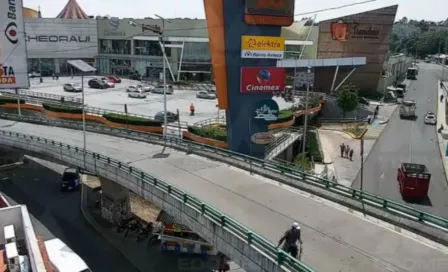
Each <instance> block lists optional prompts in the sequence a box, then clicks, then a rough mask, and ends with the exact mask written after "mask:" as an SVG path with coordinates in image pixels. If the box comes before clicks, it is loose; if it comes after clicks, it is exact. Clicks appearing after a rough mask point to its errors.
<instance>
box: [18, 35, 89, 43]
mask: <svg viewBox="0 0 448 272" xmlns="http://www.w3.org/2000/svg"><path fill="white" fill-rule="evenodd" d="M26 38H27V41H28V42H51V43H62V42H66V43H89V42H90V36H64V35H35V36H30V35H28V36H27V37H26Z"/></svg>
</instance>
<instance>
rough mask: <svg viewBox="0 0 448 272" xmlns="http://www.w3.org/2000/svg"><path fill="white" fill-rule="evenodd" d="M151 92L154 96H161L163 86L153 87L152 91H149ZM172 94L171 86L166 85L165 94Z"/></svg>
mask: <svg viewBox="0 0 448 272" xmlns="http://www.w3.org/2000/svg"><path fill="white" fill-rule="evenodd" d="M151 92H152V93H156V94H163V85H159V86H157V87H155V88H154V89H152V90H151ZM173 93H174V90H173V86H171V85H166V94H173Z"/></svg>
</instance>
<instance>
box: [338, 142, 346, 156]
mask: <svg viewBox="0 0 448 272" xmlns="http://www.w3.org/2000/svg"><path fill="white" fill-rule="evenodd" d="M339 147H340V148H341V157H344V152H345V144H344V143H342V144H341V145H340V146H339Z"/></svg>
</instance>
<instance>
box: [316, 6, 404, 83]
mask: <svg viewBox="0 0 448 272" xmlns="http://www.w3.org/2000/svg"><path fill="white" fill-rule="evenodd" d="M397 8H398V6H390V7H385V8H381V9H377V10H372V11H368V12H364V13H360V14H354V15H350V16H346V17H342V18H340V19H342V20H343V22H344V23H347V24H348V28H349V35H348V39H347V41H337V40H334V39H333V35H332V31H331V25H332V23H334V22H336V21H338V19H339V18H336V19H333V20H328V21H323V22H320V23H319V28H320V32H319V38H318V46H317V58H319V59H325V58H345V57H366V58H367V64H366V65H365V66H363V67H358V68H357V69H356V71H355V72H354V73H353V74H352V75H351V77H350V78H349V79H348V81H347V82H351V83H353V84H355V85H356V86H357V87H358V88H359V89H360V90H362V91H375V90H376V89H377V84H378V80H379V79H380V76H381V72H382V69H383V63H384V61H385V58H386V54H387V52H388V51H389V36H390V34H391V32H392V26H393V22H394V20H395V15H396V12H397ZM356 26H357V27H358V28H357V29H356ZM351 69H352V68H351V67H349V68H345V69H339V73H338V77H337V80H336V86H337V85H338V82H340V81H341V80H342V79H343V78H344V77H345V76H346V75H347V74H348V73H349V72H350V70H351ZM334 72H335V67H330V68H318V69H316V71H315V89H316V91H322V92H328V91H329V90H330V88H331V84H332V81H333V77H334Z"/></svg>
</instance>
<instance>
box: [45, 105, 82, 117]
mask: <svg viewBox="0 0 448 272" xmlns="http://www.w3.org/2000/svg"><path fill="white" fill-rule="evenodd" d="M42 107H43V108H44V109H46V110H47V111H53V112H63V113H73V114H82V108H79V107H70V106H66V105H58V104H46V103H44V104H42Z"/></svg>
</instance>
